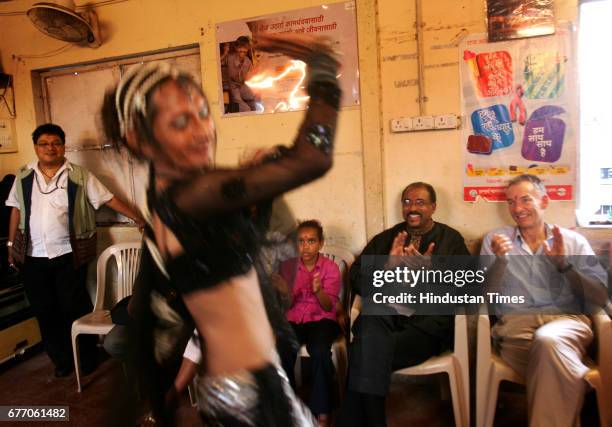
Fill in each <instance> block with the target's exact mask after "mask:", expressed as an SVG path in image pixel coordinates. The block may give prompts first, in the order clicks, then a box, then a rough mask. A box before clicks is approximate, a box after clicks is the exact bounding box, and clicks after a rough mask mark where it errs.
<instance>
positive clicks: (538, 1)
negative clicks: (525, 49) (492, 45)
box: [487, 0, 555, 42]
mask: <svg viewBox="0 0 612 427" xmlns="http://www.w3.org/2000/svg"><path fill="white" fill-rule="evenodd" d="M487 31H488V32H489V41H490V42H495V41H501V40H510V39H520V38H525V37H535V36H544V35H549V34H554V32H555V15H554V1H553V0H487Z"/></svg>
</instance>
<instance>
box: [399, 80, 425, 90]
mask: <svg viewBox="0 0 612 427" xmlns="http://www.w3.org/2000/svg"><path fill="white" fill-rule="evenodd" d="M418 84H419V81H418V80H417V79H410V80H395V81H394V82H393V86H395V88H396V89H399V88H401V87H408V86H416V85H418Z"/></svg>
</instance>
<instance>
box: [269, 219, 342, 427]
mask: <svg viewBox="0 0 612 427" xmlns="http://www.w3.org/2000/svg"><path fill="white" fill-rule="evenodd" d="M297 243H298V251H299V255H300V256H299V258H291V259H288V260H287V261H285V262H283V263H281V265H280V268H279V274H277V275H275V277H274V278H273V280H274V282H275V284H276V285H277V288H279V290H280V291H281V294H282V295H283V296H284V298H285V299H286V300H287V306H288V307H289V309H288V310H287V312H286V314H287V320H289V323H290V324H291V326H292V328H293V330H294V331H295V334H296V336H297V339H298V341H299V343H300V344H305V345H306V349H307V350H308V354H309V355H310V358H311V365H312V392H311V394H310V399H309V402H308V406H310V409H311V410H312V412H313V413H314V414H315V415H316V416H317V418H318V420H319V424H320V425H328V414H329V413H330V412H331V400H332V396H331V389H332V380H333V376H334V365H333V363H332V358H331V345H332V343H333V342H334V340H335V339H336V337H337V336H338V334H339V333H340V327H339V326H338V323H337V321H336V303H337V302H338V296H339V294H340V286H341V279H340V270H339V269H338V266H337V265H336V263H334V262H333V261H332V260H330V259H329V258H326V257H324V256H322V255H321V254H320V253H319V251H320V250H321V248H322V247H323V228H322V227H321V224H320V223H319V222H318V221H316V220H309V221H305V222H302V223H301V224H300V225H299V226H298V229H297ZM279 352H280V356H281V359H282V362H283V368H284V369H285V372H287V375H288V377H289V380H290V381H291V384H292V385H293V386H295V381H294V367H295V360H296V358H297V349H279Z"/></svg>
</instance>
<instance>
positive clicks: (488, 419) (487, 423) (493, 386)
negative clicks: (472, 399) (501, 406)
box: [481, 373, 501, 427]
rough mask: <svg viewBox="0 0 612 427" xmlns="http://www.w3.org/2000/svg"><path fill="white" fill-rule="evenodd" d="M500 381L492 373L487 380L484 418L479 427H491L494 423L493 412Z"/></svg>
mask: <svg viewBox="0 0 612 427" xmlns="http://www.w3.org/2000/svg"><path fill="white" fill-rule="evenodd" d="M500 382H501V381H500V380H499V378H497V376H496V375H495V374H494V373H493V374H492V375H491V377H490V379H489V388H488V389H487V392H488V393H487V394H486V399H487V403H486V405H485V416H484V421H483V425H482V426H481V427H492V426H493V421H495V410H496V408H497V397H498V394H499V383H500Z"/></svg>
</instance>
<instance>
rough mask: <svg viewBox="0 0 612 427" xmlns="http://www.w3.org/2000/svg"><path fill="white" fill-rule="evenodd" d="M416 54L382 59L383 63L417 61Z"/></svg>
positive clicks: (390, 56)
mask: <svg viewBox="0 0 612 427" xmlns="http://www.w3.org/2000/svg"><path fill="white" fill-rule="evenodd" d="M417 56H418V55H417V54H416V53H405V54H401V55H387V56H383V57H382V61H383V62H394V61H409V60H411V59H417Z"/></svg>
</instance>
